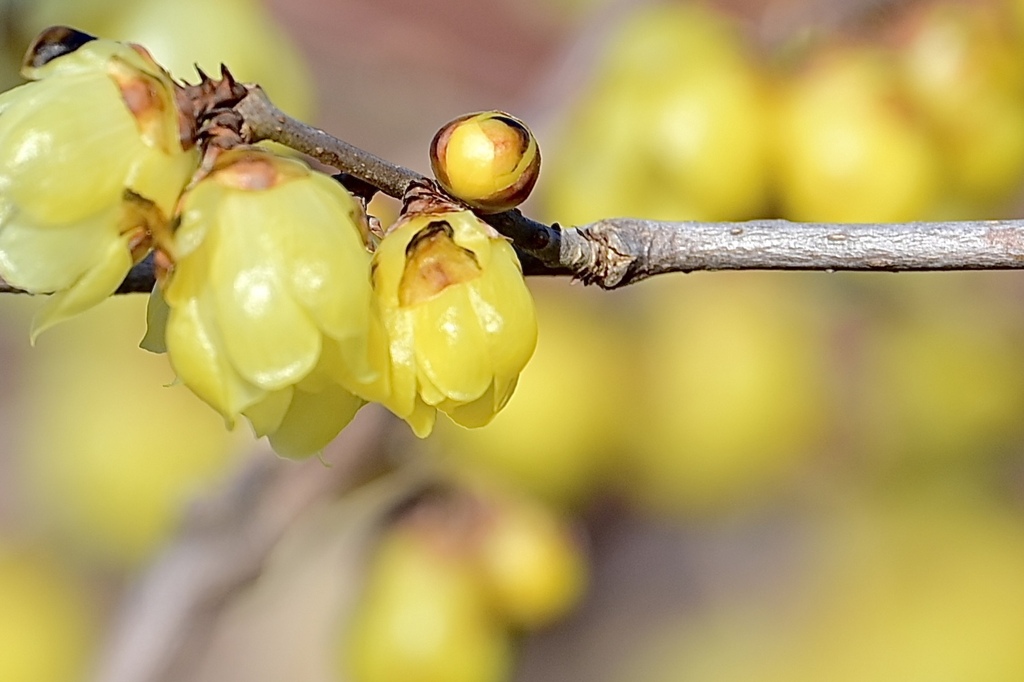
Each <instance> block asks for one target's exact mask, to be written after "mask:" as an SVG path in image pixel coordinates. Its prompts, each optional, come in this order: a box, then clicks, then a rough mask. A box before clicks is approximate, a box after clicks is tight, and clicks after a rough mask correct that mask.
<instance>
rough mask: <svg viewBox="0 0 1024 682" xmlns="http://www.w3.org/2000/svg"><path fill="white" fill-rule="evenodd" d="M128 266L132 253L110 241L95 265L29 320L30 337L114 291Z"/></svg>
mask: <svg viewBox="0 0 1024 682" xmlns="http://www.w3.org/2000/svg"><path fill="white" fill-rule="evenodd" d="M131 267H132V255H131V252H130V251H129V250H128V245H127V244H126V243H125V242H124V241H122V240H117V239H115V240H112V241H111V242H110V244H109V245H108V247H107V252H106V253H105V254H104V256H103V258H101V259H100V260H99V261H98V262H97V263H96V266H95V267H94V268H93V269H91V270H89V271H87V272H86V273H85V274H84V275H82V277H81V279H79V280H78V281H77V282H75V283H74V284H73V285H72V286H71V288H69V289H65V290H63V291H61V292H60V293H56V294H54V295H53V296H51V297H50V298H49V300H47V301H46V303H45V304H44V305H43V307H42V308H40V309H39V311H38V312H37V313H36V315H35V318H34V319H33V320H32V340H33V342H34V341H35V339H36V337H38V336H39V334H41V333H42V332H44V331H46V330H47V329H49V328H50V327H52V326H53V325H55V324H57V323H58V322H63V321H64V320H66V319H68V318H69V317H73V316H75V315H77V314H79V313H80V312H82V311H84V310H88V309H89V308H91V307H93V306H94V305H96V304H97V303H99V302H100V301H102V300H103V299H105V298H107V297H108V296H110V295H111V294H112V293H114V290H115V289H117V287H118V286H119V285H120V284H121V282H123V281H124V277H125V275H127V274H128V271H129V270H130V269H131Z"/></svg>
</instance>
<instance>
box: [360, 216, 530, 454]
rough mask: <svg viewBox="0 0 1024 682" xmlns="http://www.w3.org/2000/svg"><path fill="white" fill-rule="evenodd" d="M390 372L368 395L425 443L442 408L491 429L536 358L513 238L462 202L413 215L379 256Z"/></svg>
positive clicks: (376, 265)
mask: <svg viewBox="0 0 1024 682" xmlns="http://www.w3.org/2000/svg"><path fill="white" fill-rule="evenodd" d="M373 286H374V300H375V304H376V309H377V312H378V314H379V317H380V320H381V322H382V323H383V327H384V331H385V333H386V335H387V339H388V347H389V357H388V370H387V372H385V373H384V376H383V377H382V379H381V380H378V382H377V383H376V384H375V385H374V386H372V387H371V388H369V389H365V390H364V392H363V394H364V396H365V397H367V398H369V399H371V400H377V401H379V402H381V403H383V404H384V405H385V406H386V407H387V408H388V409H390V410H391V411H392V412H394V413H395V414H397V415H398V416H399V417H401V418H402V419H405V420H406V421H407V422H409V425H410V426H411V427H412V429H413V431H414V432H415V433H416V435H418V436H420V437H424V436H426V435H428V434H429V433H430V431H431V430H432V428H433V425H434V418H435V415H436V410H441V411H442V412H445V413H447V414H448V416H450V417H451V418H452V419H453V420H454V421H456V422H458V423H459V424H462V425H463V426H470V427H475V426H483V425H484V424H486V423H487V422H489V421H490V420H491V419H492V418H493V417H494V415H495V414H496V413H497V412H498V411H499V410H500V409H501V408H502V407H503V406H504V405H505V403H506V402H508V399H509V397H511V395H512V391H513V389H514V388H515V385H516V381H517V380H518V379H519V373H520V372H521V371H522V369H523V367H525V366H526V363H527V361H528V360H529V359H530V356H531V355H532V354H533V349H534V346H535V345H536V342H537V321H536V316H535V312H534V307H533V299H532V298H531V296H530V292H529V290H528V289H527V287H526V283H525V282H524V280H523V274H522V269H521V267H520V265H519V259H518V258H517V257H516V254H515V251H514V250H513V249H512V246H511V245H510V244H509V243H508V241H507V240H506V239H505V238H504V237H502V236H501V235H500V234H498V233H497V232H495V231H494V230H493V229H492V228H491V227H490V226H489V225H487V224H486V223H484V222H483V221H481V220H480V219H479V218H477V217H476V216H475V215H474V214H473V213H472V212H471V211H469V210H461V209H460V208H459V207H457V206H454V205H442V206H440V207H438V206H434V207H432V208H428V209H427V210H426V211H407V212H406V214H405V215H404V217H403V218H400V219H399V222H398V223H396V224H395V226H394V227H393V228H392V229H391V231H390V232H389V233H388V235H387V236H386V237H384V239H383V240H382V241H381V243H380V246H379V247H378V249H377V252H376V254H374V258H373Z"/></svg>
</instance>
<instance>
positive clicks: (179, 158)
mask: <svg viewBox="0 0 1024 682" xmlns="http://www.w3.org/2000/svg"><path fill="white" fill-rule="evenodd" d="M175 135H177V130H175ZM173 142H174V146H175V149H176V150H177V151H176V153H173V154H170V155H168V154H166V153H164V152H163V151H160V150H159V149H155V148H152V147H145V148H144V149H141V150H140V151H139V152H138V154H137V155H136V157H135V159H134V163H133V164H132V167H131V169H130V170H129V173H128V175H127V177H126V178H125V186H126V187H127V188H128V189H130V190H132V191H133V192H135V193H136V194H138V195H139V196H142V197H145V198H146V199H149V200H150V201H152V202H153V203H154V204H156V205H157V207H158V208H159V209H160V211H161V212H162V213H163V215H164V216H165V217H168V218H169V217H170V216H171V215H172V213H173V212H174V206H175V204H176V203H177V201H178V197H179V196H180V195H181V191H182V190H183V189H184V188H185V185H186V184H187V183H188V181H189V180H190V179H191V177H192V174H193V173H195V171H196V169H197V168H198V167H199V150H197V149H192V150H190V151H188V152H185V151H181V150H180V147H179V146H178V142H177V137H175V138H174V141H173Z"/></svg>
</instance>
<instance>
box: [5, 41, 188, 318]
mask: <svg viewBox="0 0 1024 682" xmlns="http://www.w3.org/2000/svg"><path fill="white" fill-rule="evenodd" d="M22 73H23V74H24V75H25V76H26V77H27V78H29V79H32V81H33V82H30V83H26V84H25V85H22V86H19V87H17V88H15V89H13V90H10V91H9V92H6V93H4V94H3V95H0V277H2V278H3V279H4V280H6V281H7V282H8V283H10V284H12V285H14V286H16V287H19V288H22V289H25V290H26V291H29V292H31V293H50V292H54V296H52V297H51V299H50V300H49V301H48V302H47V305H46V306H45V307H44V308H43V309H42V310H41V311H40V313H39V315H38V316H37V318H36V320H35V323H34V329H33V335H36V334H38V333H39V332H41V331H42V330H43V329H45V328H46V327H49V326H51V325H53V324H55V323H57V322H60V321H61V320H63V319H66V318H67V317H69V316H71V315H74V314H77V313H79V312H81V311H83V310H85V309H87V308H89V307H92V306H93V305H95V304H96V303H98V302H99V301H101V300H102V299H104V298H106V297H107V296H108V295H110V294H111V293H113V291H114V290H115V289H116V288H117V286H118V285H119V284H120V283H121V281H122V280H123V279H124V276H125V274H126V273H127V272H128V270H129V269H130V268H131V266H132V264H133V262H135V261H136V260H138V259H139V258H141V257H142V256H144V255H145V253H146V252H147V251H148V248H149V243H150V234H151V232H152V230H154V229H156V228H157V227H158V226H159V225H160V224H161V223H163V222H164V221H166V220H167V217H168V216H170V215H171V212H172V210H173V208H174V204H175V201H176V200H177V197H178V195H179V194H180V192H181V190H182V188H183V187H184V186H185V183H186V182H187V181H188V179H189V177H190V176H191V174H192V173H193V171H194V170H195V168H196V167H197V166H198V161H199V159H198V153H197V152H196V151H195V150H188V151H186V150H185V149H183V148H182V144H181V141H180V139H179V126H178V110H177V107H176V105H175V101H174V84H173V82H172V81H171V79H170V76H168V74H167V73H166V72H165V71H164V70H163V69H162V68H161V67H160V66H159V65H158V64H156V62H154V61H153V60H152V58H151V57H150V56H149V55H148V54H147V53H146V52H145V51H144V50H142V49H141V48H136V47H134V46H131V45H127V44H123V43H117V42H114V41H110V40H98V39H94V38H92V37H91V36H88V35H86V34H83V33H80V32H78V31H74V30H72V29H67V28H62V27H55V28H51V29H48V30H47V31H44V32H43V34H41V35H40V36H39V38H37V39H36V42H35V43H34V44H33V46H32V48H30V50H29V53H28V55H27V56H26V61H25V66H24V68H23V70H22Z"/></svg>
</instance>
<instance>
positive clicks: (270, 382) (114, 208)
mask: <svg viewBox="0 0 1024 682" xmlns="http://www.w3.org/2000/svg"><path fill="white" fill-rule="evenodd" d="M24 74H25V75H26V77H28V78H30V79H32V81H33V82H30V83H28V84H26V85H23V86H20V87H18V88H15V89H14V90H12V91H10V92H8V93H5V94H4V95H2V96H0V277H3V278H4V279H5V280H6V281H7V282H8V283H9V284H11V285H13V286H16V287H19V288H22V289H24V290H26V291H28V292H31V293H52V294H54V295H53V296H52V297H51V300H50V301H49V304H48V305H47V307H46V308H45V309H43V311H42V312H41V313H40V316H39V317H38V318H37V320H36V323H35V326H34V332H33V333H34V334H38V333H39V332H40V331H41V330H42V329H44V328H46V327H48V326H50V325H52V324H54V323H56V322H59V321H60V320H62V319H65V318H67V317H68V316H70V315H73V314H76V313H78V312H81V311H83V310H85V309H87V308H89V307H91V306H93V305H95V304H97V303H98V302H99V301H101V300H103V299H104V298H106V297H107V296H109V295H110V294H111V293H113V292H114V291H115V290H116V289H117V287H118V286H119V284H120V283H121V282H122V281H123V279H124V277H125V275H126V274H127V273H128V271H129V269H130V268H131V267H132V265H133V264H134V263H136V262H138V261H139V260H141V259H142V258H143V257H145V256H146V255H147V254H148V253H149V252H150V251H151V250H153V249H156V250H157V252H158V255H159V256H160V258H159V260H160V261H161V264H162V266H163V267H161V268H160V269H159V286H158V287H157V289H156V290H155V291H154V292H153V295H152V298H151V302H150V311H149V333H148V334H147V337H146V339H145V340H144V342H143V345H144V347H146V348H148V349H150V350H154V351H159V352H163V351H166V352H167V354H168V356H169V358H170V362H171V364H172V366H173V368H174V370H175V372H176V374H177V375H178V377H179V378H180V380H181V382H182V383H184V384H185V385H186V386H187V387H189V388H190V389H192V391H194V392H195V393H196V395H198V396H199V397H200V398H202V399H203V400H204V401H206V402H207V403H209V404H210V405H211V406H213V407H214V408H215V409H216V410H217V411H218V412H220V413H221V414H222V415H223V416H224V417H225V419H226V420H227V421H228V422H229V423H232V422H233V421H234V420H235V419H236V418H237V417H238V416H239V415H244V416H246V417H247V418H248V419H249V420H250V421H251V422H252V424H253V427H254V428H255V430H256V432H257V433H258V434H260V435H267V436H268V437H269V439H270V442H271V444H272V445H273V446H274V448H275V450H277V451H278V452H279V453H280V454H282V455H286V456H305V455H309V454H312V453H315V452H317V451H319V450H320V449H322V448H323V447H324V446H325V445H326V444H327V443H328V442H329V441H330V440H331V439H332V438H334V436H335V435H337V433H338V432H339V431H340V430H341V429H342V428H343V427H344V426H345V425H346V424H347V423H348V422H349V421H350V420H351V419H352V417H353V415H354V414H355V412H356V411H357V410H358V409H359V408H360V407H361V406H362V405H363V404H364V403H365V402H367V401H374V402H380V403H382V404H383V405H385V406H386V407H388V408H389V409H391V410H392V411H393V412H395V414H397V415H398V416H400V417H402V418H403V419H405V420H406V421H408V422H409V424H410V425H411V426H412V428H413V430H414V431H415V432H416V433H417V435H420V436H425V435H427V434H428V433H430V431H431V429H432V427H433V424H434V419H435V416H436V412H437V410H441V411H443V412H445V413H447V414H448V415H449V416H451V418H452V419H454V420H455V421H456V422H458V423H460V424H464V425H467V426H478V425H482V424H485V423H487V422H488V421H489V420H490V419H491V418H492V417H493V416H494V414H495V413H496V412H497V411H498V410H499V409H501V407H502V406H503V405H504V404H505V402H506V401H507V400H508V398H509V396H510V395H511V392H512V390H513V388H514V387H515V384H516V381H517V379H518V376H519V373H520V371H521V370H522V368H523V367H524V366H525V364H526V362H527V360H528V359H529V357H530V355H531V354H532V352H533V348H534V345H535V342H536V320H535V315H534V310H533V302H532V299H531V297H530V294H529V291H528V290H527V288H526V285H525V283H524V281H523V277H522V271H521V268H520V265H519V261H518V259H517V257H516V254H515V252H514V250H513V249H512V247H511V245H510V244H509V243H508V242H507V240H506V239H505V238H503V237H502V236H501V235H500V234H498V233H497V232H495V231H494V230H493V229H492V228H491V227H489V226H488V225H487V224H486V223H484V222H482V221H481V220H480V219H479V218H478V217H477V216H476V215H475V214H474V213H472V211H470V210H469V209H468V208H467V207H465V206H463V205H461V204H459V203H457V202H454V201H451V200H449V199H447V198H444V197H443V196H442V195H440V194H439V193H437V192H436V191H434V190H433V189H432V188H431V187H429V186H426V185H425V186H423V187H417V188H416V189H415V190H413V191H411V192H410V197H411V198H409V199H408V200H407V205H406V210H405V211H403V214H402V216H401V217H400V218H399V220H398V221H397V222H396V224H395V225H393V226H392V227H391V228H390V229H389V230H387V231H386V234H385V236H384V237H383V238H382V239H381V240H380V242H379V244H375V243H374V242H375V239H374V238H373V237H372V235H371V234H370V232H369V230H368V227H367V218H366V215H365V213H364V211H363V208H362V206H361V205H360V203H359V202H357V200H356V199H354V198H353V197H352V196H351V195H350V194H349V193H348V192H347V191H346V190H345V189H344V188H343V187H342V186H341V185H340V184H338V183H337V182H335V181H334V180H333V179H332V178H330V177H328V176H326V175H324V174H322V173H319V172H317V171H314V170H312V169H310V168H309V167H308V166H307V165H306V164H305V163H303V162H302V161H299V160H296V159H293V158H287V157H284V156H281V155H278V154H276V153H274V152H272V151H269V150H267V149H263V148H260V147H252V146H238V147H236V148H233V149H230V150H228V151H225V152H222V153H220V154H219V155H217V156H216V160H215V162H214V163H213V164H212V167H210V168H203V169H202V170H200V166H201V154H200V151H198V150H197V149H195V148H194V142H193V140H191V139H189V136H188V135H187V134H184V133H182V132H181V131H187V130H193V129H194V128H192V127H189V126H187V125H182V124H181V123H180V121H181V120H182V119H183V115H182V113H181V112H180V111H179V109H178V107H177V104H176V98H175V92H176V91H175V88H176V87H177V86H176V85H175V83H174V82H173V81H172V80H171V77H170V76H169V75H168V74H167V72H166V71H164V70H163V69H162V68H161V67H160V66H159V65H158V64H157V63H156V62H155V61H154V60H153V59H152V58H151V57H150V56H149V54H148V53H147V52H146V51H145V50H144V49H142V48H140V47H138V46H136V45H128V44H122V43H117V42H113V41H107V40H100V39H94V38H93V37H92V36H88V35H86V34H83V33H80V32H78V31H74V30H72V29H66V28H52V29H48V30H47V31H45V32H44V33H43V34H42V35H41V36H40V37H39V38H38V39H37V40H36V42H35V43H34V44H33V46H32V47H31V48H30V49H29V53H28V56H27V57H26V67H25V70H24ZM182 138H184V139H182ZM534 153H535V152H534ZM538 158H539V156H538ZM531 184H532V183H531Z"/></svg>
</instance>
